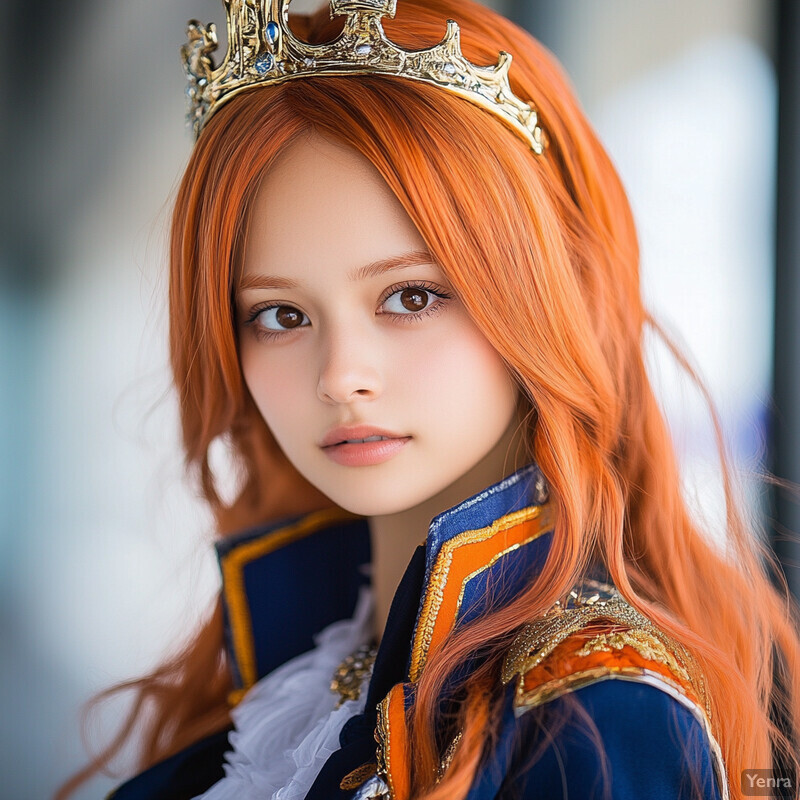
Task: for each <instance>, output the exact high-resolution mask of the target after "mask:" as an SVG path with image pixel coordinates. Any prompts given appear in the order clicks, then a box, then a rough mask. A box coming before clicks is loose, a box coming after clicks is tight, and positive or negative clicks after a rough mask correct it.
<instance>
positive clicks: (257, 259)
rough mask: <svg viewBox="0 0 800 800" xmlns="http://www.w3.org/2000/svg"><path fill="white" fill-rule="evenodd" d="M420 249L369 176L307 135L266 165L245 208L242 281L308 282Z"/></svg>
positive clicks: (346, 154) (396, 204)
mask: <svg viewBox="0 0 800 800" xmlns="http://www.w3.org/2000/svg"><path fill="white" fill-rule="evenodd" d="M424 249H425V243H424V241H423V239H422V237H421V236H420V234H419V232H418V231H417V229H416V228H415V226H414V223H413V222H412V221H411V218H410V217H409V216H408V214H407V213H406V211H405V209H404V208H403V206H402V204H401V203H400V201H399V200H398V199H397V198H396V197H395V195H394V194H393V192H392V191H391V189H390V188H389V187H388V185H387V184H386V182H385V181H384V180H383V178H382V177H381V175H380V173H379V172H378V171H377V169H376V168H375V167H374V166H373V165H372V164H371V163H370V161H369V160H368V159H366V158H365V157H364V156H363V155H361V154H360V153H359V152H358V151H356V150H355V149H353V148H350V147H347V146H345V145H341V144H339V143H337V142H334V141H332V140H330V139H327V138H324V137H322V136H321V135H319V134H316V133H312V134H310V135H308V136H307V137H305V136H304V137H303V138H302V139H300V140H298V141H297V142H294V143H292V144H291V145H290V146H289V147H288V148H287V149H286V150H284V152H282V153H281V155H280V156H279V158H278V159H277V161H276V162H275V163H274V164H273V165H272V167H271V168H270V170H269V171H268V173H267V174H266V175H265V177H264V178H263V180H262V183H261V185H260V187H259V189H258V192H257V194H256V198H255V202H254V204H253V207H252V209H251V214H250V219H249V226H248V235H247V243H246V247H245V259H244V265H243V266H244V274H249V273H259V272H266V271H269V272H271V273H278V274H281V275H287V276H296V277H300V278H301V279H303V278H311V279H313V278H314V276H315V274H316V273H318V272H319V270H320V269H321V268H322V267H324V268H325V271H326V272H328V273H330V272H331V271H339V270H341V271H342V272H343V273H344V272H349V271H350V270H351V269H353V268H357V267H359V266H361V265H363V264H366V263H370V262H372V261H376V260H378V259H381V258H387V257H389V256H392V255H397V254H398V253H404V252H408V251H411V250H424Z"/></svg>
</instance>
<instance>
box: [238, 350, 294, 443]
mask: <svg viewBox="0 0 800 800" xmlns="http://www.w3.org/2000/svg"><path fill="white" fill-rule="evenodd" d="M267 353H270V351H269V350H268V348H264V347H258V346H253V347H247V346H243V347H242V350H241V356H240V357H241V364H242V374H243V376H244V381H245V384H246V385H247V388H248V389H249V391H250V394H251V396H252V398H253V401H254V402H255V404H256V407H257V408H258V410H259V411H260V412H261V416H262V417H263V418H264V421H265V422H266V423H267V425H269V427H270V428H271V429H272V431H273V432H274V433H275V435H276V436H279V435H280V429H281V428H284V427H291V425H292V421H293V419H294V417H295V416H301V415H300V414H299V413H298V412H299V411H300V408H299V406H298V398H299V397H301V393H300V391H299V384H300V382H301V381H302V375H301V374H300V372H299V370H298V368H297V362H296V361H295V362H294V363H292V364H283V363H282V361H283V359H282V358H281V354H280V353H279V352H276V351H272V352H271V353H270V357H269V358H267ZM277 376H279V377H277ZM293 410H294V414H292V411H293Z"/></svg>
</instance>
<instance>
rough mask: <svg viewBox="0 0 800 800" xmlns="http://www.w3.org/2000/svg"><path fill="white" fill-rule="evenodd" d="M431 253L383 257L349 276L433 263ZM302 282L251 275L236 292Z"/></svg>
mask: <svg viewBox="0 0 800 800" xmlns="http://www.w3.org/2000/svg"><path fill="white" fill-rule="evenodd" d="M433 263H434V262H433V259H432V258H431V254H430V253H429V252H428V251H427V250H414V251H413V252H410V253H404V254H403V255H399V256H391V258H381V259H379V260H378V261H373V262H372V263H371V264H366V265H364V266H363V267H359V268H358V269H356V270H353V271H352V272H351V273H350V274H349V275H348V276H347V277H348V278H349V280H351V281H362V280H365V279H367V278H374V277H376V276H378V275H383V273H384V272H390V271H391V270H393V269H404V268H405V267H420V266H423V265H426V264H433ZM299 288H300V284H299V283H297V281H293V280H291V279H290V278H282V277H280V276H279V275H250V276H245V277H244V278H242V280H241V282H240V284H239V287H238V288H237V290H236V294H237V295H238V294H241V293H242V292H246V291H247V290H248V289H299Z"/></svg>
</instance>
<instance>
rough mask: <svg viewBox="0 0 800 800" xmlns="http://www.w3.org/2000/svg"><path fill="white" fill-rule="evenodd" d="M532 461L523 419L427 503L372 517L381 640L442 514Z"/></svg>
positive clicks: (374, 581)
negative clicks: (403, 583) (403, 582)
mask: <svg viewBox="0 0 800 800" xmlns="http://www.w3.org/2000/svg"><path fill="white" fill-rule="evenodd" d="M526 462H527V452H526V448H525V446H524V426H523V425H522V424H521V420H520V419H519V417H518V416H517V415H515V416H514V419H513V420H512V422H511V424H510V425H509V426H508V428H507V429H506V431H505V433H504V434H503V436H502V437H501V438H500V440H499V441H498V442H497V444H496V445H495V446H494V448H492V450H491V451H489V453H487V455H486V456H484V457H483V458H482V459H481V460H480V461H479V462H478V463H477V464H476V465H475V466H474V467H473V468H472V469H470V470H469V471H468V472H466V473H465V474H464V475H462V476H461V477H460V478H459V479H458V480H457V481H454V482H453V483H451V484H450V485H449V486H447V487H446V488H445V489H443V490H442V491H441V492H439V493H438V494H436V495H434V496H433V497H430V498H428V499H427V500H425V501H424V502H423V503H420V504H419V505H416V506H414V507H413V508H409V509H406V510H404V511H398V512H397V513H395V514H386V515H384V516H374V517H370V519H369V528H370V540H371V546H372V593H373V597H374V601H375V613H374V626H375V628H374V629H375V635H376V638H377V639H379V640H380V638H381V636H382V634H383V629H384V627H385V626H386V617H387V616H388V614H389V607H390V606H391V603H392V598H393V597H394V594H395V591H396V590H397V586H398V584H399V583H400V579H401V578H402V577H403V573H404V572H405V569H406V567H407V566H408V562H409V561H410V560H411V556H412V555H413V553H414V550H415V549H416V547H417V546H418V545H420V544H423V543H424V542H425V539H426V538H427V535H428V527H429V525H430V523H431V520H432V519H433V518H434V517H435V516H436V515H437V514H441V513H442V512H443V511H446V510H447V509H448V508H452V507H453V506H455V505H458V504H459V503H460V502H462V501H463V500H466V499H467V498H468V497H471V496H472V495H474V494H477V493H478V492H480V491H481V490H482V489H485V488H486V487H487V486H491V485H492V484H493V483H497V482H498V481H500V480H502V479H503V478H505V477H506V476H507V475H510V474H511V473H512V472H514V471H516V470H517V469H519V468H520V467H521V466H523V465H524V464H525V463H526Z"/></svg>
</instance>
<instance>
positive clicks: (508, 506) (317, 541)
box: [217, 463, 552, 702]
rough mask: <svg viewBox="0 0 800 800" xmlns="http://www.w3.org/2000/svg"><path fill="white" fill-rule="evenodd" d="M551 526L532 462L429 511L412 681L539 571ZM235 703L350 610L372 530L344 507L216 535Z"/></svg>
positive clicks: (545, 494) (410, 670) (363, 579)
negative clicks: (466, 625)
mask: <svg viewBox="0 0 800 800" xmlns="http://www.w3.org/2000/svg"><path fill="white" fill-rule="evenodd" d="M551 532H552V513H551V508H550V504H549V503H548V492H547V486H546V483H545V480H544V478H543V476H542V474H541V472H540V471H539V468H538V467H537V466H536V465H535V464H533V463H531V464H528V465H526V466H524V467H522V468H520V469H518V470H517V471H516V472H514V473H513V474H511V475H509V476H508V477H506V478H504V479H503V480H501V481H498V482H497V483H495V484H492V485H491V486H489V487H487V488H486V489H484V490H483V491H482V492H480V493H478V494H476V495H474V496H473V497H470V498H469V499H467V500H465V501H464V502H462V503H459V504H458V505H456V506H454V507H453V508H450V509H448V510H447V511H444V512H443V513H441V514H439V515H438V516H436V517H435V518H434V519H433V520H432V521H431V524H430V527H429V529H428V536H427V539H426V543H425V577H424V580H423V582H422V591H421V597H420V601H419V609H418V612H417V616H416V620H415V624H414V633H413V637H412V642H411V650H410V653H411V655H410V658H409V664H408V670H407V673H408V678H409V679H410V680H411V681H412V682H413V681H416V680H417V679H418V677H419V675H420V674H421V672H422V669H423V668H424V666H425V662H426V660H427V659H428V657H429V656H430V654H431V653H432V652H433V651H434V650H435V649H436V648H437V647H438V646H439V645H440V644H441V642H442V641H443V640H444V638H445V637H446V636H447V634H448V633H449V632H450V631H451V630H452V629H453V627H454V626H455V625H457V624H459V623H460V622H462V621H466V620H469V619H472V618H474V617H476V616H478V615H479V614H480V613H481V612H482V611H484V610H485V609H486V603H487V598H493V599H494V600H495V601H496V600H502V599H505V598H510V597H511V596H513V595H514V594H516V593H518V592H519V591H520V590H521V589H522V588H523V587H524V586H525V585H527V584H528V583H529V582H530V581H531V579H532V577H533V576H534V575H535V574H536V573H537V572H538V571H539V570H541V567H542V565H543V563H544V559H545V557H546V555H547V551H548V549H549V542H550V538H551V536H550V534H551ZM217 553H218V557H219V561H220V568H221V571H222V601H223V610H224V616H225V628H226V640H227V646H228V653H229V660H230V664H231V669H232V674H233V680H234V686H235V687H236V691H235V692H234V696H233V697H232V698H231V699H232V701H233V702H236V701H237V700H238V699H239V698H240V697H241V696H242V695H243V693H244V692H245V691H247V689H249V688H250V687H251V686H252V685H253V684H254V683H256V681H258V680H259V679H260V678H261V677H263V676H264V675H266V674H267V673H269V672H271V671H272V670H273V669H275V668H276V667H278V666H280V664H282V663H284V662H286V661H287V660H289V659H290V658H293V657H295V656H297V655H300V654H301V653H303V652H305V651H307V650H309V649H311V648H312V647H313V646H314V636H315V635H316V634H317V633H319V632H320V631H321V630H322V629H323V628H325V627H327V626H328V625H330V624H331V623H332V622H335V621H337V620H340V619H346V618H348V617H350V616H352V614H353V612H354V610H355V605H356V601H357V598H358V591H359V588H360V587H361V586H362V585H364V584H365V583H366V582H367V580H368V579H367V577H366V574H367V569H366V565H367V564H368V563H369V560H370V548H369V527H368V524H367V520H366V518H364V517H359V516H355V515H353V514H350V513H348V512H345V511H342V510H341V509H331V510H326V511H319V512H313V513H311V514H306V515H303V516H299V517H291V518H284V519H281V520H275V521H272V522H270V523H267V524H265V525H261V526H258V527H256V528H252V529H249V530H246V531H243V532H242V533H240V534H238V535H235V536H233V537H227V538H226V539H224V540H222V541H220V542H219V543H218V544H217Z"/></svg>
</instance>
